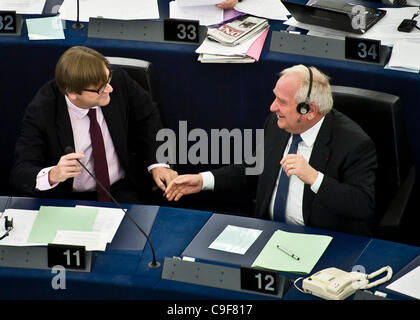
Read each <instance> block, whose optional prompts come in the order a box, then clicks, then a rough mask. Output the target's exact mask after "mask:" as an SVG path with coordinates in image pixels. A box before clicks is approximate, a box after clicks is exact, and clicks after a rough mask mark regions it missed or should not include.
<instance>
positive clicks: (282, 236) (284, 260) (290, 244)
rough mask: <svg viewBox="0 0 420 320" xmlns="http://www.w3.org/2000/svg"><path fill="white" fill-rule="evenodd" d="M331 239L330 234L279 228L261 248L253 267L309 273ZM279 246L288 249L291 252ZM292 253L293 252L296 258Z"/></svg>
mask: <svg viewBox="0 0 420 320" xmlns="http://www.w3.org/2000/svg"><path fill="white" fill-rule="evenodd" d="M331 240H332V237H330V236H321V235H315V234H303V233H291V232H285V231H281V230H277V231H275V232H274V233H273V235H272V236H271V238H270V240H268V242H267V244H266V245H265V247H264V248H263V249H262V250H261V253H260V254H259V255H258V257H257V258H256V259H255V261H254V263H253V264H252V267H260V268H264V269H271V270H277V271H285V272H293V273H302V274H308V273H310V272H311V271H312V269H313V267H314V266H315V264H316V263H317V262H318V260H319V258H321V256H322V254H323V253H324V251H325V249H327V247H328V245H329V244H330V242H331ZM277 246H280V247H281V248H283V249H285V250H287V252H289V254H287V253H286V252H284V251H283V250H280V249H279V248H277ZM290 254H293V255H294V256H295V258H293V257H292V256H291V255H290ZM296 257H298V258H299V260H297V259H296Z"/></svg>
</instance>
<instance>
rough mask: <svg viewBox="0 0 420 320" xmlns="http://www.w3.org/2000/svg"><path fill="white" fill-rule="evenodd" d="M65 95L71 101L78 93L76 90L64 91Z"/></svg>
mask: <svg viewBox="0 0 420 320" xmlns="http://www.w3.org/2000/svg"><path fill="white" fill-rule="evenodd" d="M66 96H67V97H68V98H69V99H70V101H71V102H73V101H75V100H76V99H77V96H78V94H77V93H76V92H66Z"/></svg>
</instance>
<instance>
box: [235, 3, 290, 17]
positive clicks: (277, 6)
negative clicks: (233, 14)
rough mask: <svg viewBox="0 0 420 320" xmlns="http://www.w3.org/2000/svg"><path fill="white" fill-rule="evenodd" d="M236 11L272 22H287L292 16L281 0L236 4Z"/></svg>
mask: <svg viewBox="0 0 420 320" xmlns="http://www.w3.org/2000/svg"><path fill="white" fill-rule="evenodd" d="M235 10H237V11H240V12H244V13H248V14H251V15H253V16H256V17H261V18H267V19H271V20H287V16H288V15H290V13H289V11H288V10H287V9H286V7H285V6H284V5H283V3H281V1H280V0H246V1H242V2H239V3H238V4H236V6H235Z"/></svg>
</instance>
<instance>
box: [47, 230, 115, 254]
mask: <svg viewBox="0 0 420 320" xmlns="http://www.w3.org/2000/svg"><path fill="white" fill-rule="evenodd" d="M107 238H108V234H107V233H106V232H95V231H69V230H57V234H56V236H55V238H54V240H53V242H52V243H54V244H66V245H75V246H85V248H86V251H105V248H106V244H107Z"/></svg>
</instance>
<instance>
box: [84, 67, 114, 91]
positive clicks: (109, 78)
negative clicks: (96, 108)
mask: <svg viewBox="0 0 420 320" xmlns="http://www.w3.org/2000/svg"><path fill="white" fill-rule="evenodd" d="M111 80H112V70H109V76H108V81H107V83H106V85H104V86H103V87H101V88H99V89H83V91H88V92H94V93H97V94H102V93H103V92H104V91H105V88H106V86H107V85H108V84H110V83H111Z"/></svg>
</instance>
